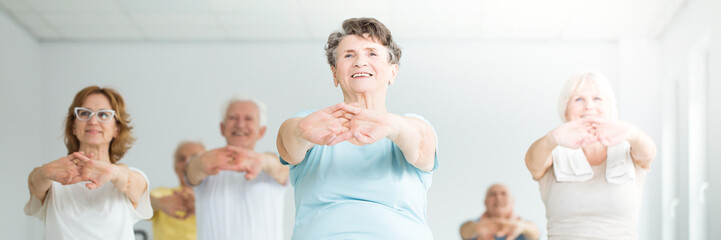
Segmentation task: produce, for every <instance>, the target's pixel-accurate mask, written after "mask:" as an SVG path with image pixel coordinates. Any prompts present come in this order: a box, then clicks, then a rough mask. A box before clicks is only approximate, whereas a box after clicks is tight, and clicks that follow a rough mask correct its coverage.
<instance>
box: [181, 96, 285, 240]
mask: <svg viewBox="0 0 721 240" xmlns="http://www.w3.org/2000/svg"><path fill="white" fill-rule="evenodd" d="M266 122H267V121H266V113H265V105H264V104H263V103H262V102H260V101H258V100H255V99H252V98H245V97H240V96H234V97H232V98H231V99H229V100H228V102H227V103H226V104H225V106H224V108H223V120H222V121H221V122H220V133H221V134H222V135H223V137H224V138H225V141H226V143H227V145H226V146H225V147H221V148H216V149H212V150H209V151H207V152H204V153H203V154H201V155H199V156H197V157H194V158H192V159H191V160H190V162H189V163H188V167H187V168H186V173H187V174H188V175H187V176H188V182H189V183H190V185H191V186H195V187H194V189H193V190H195V200H196V201H195V210H196V211H195V213H196V216H197V226H198V228H197V233H198V239H209V240H222V239H263V240H282V239H283V211H284V204H283V202H284V197H285V191H286V186H287V182H288V166H283V165H281V164H280V162H279V161H278V155H276V154H274V153H260V152H256V151H255V145H256V143H257V142H258V140H260V139H261V138H262V137H263V136H264V135H265V131H266Z"/></svg>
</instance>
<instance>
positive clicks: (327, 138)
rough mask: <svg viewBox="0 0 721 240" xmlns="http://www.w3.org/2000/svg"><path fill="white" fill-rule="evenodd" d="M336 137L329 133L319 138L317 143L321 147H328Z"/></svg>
mask: <svg viewBox="0 0 721 240" xmlns="http://www.w3.org/2000/svg"><path fill="white" fill-rule="evenodd" d="M337 137H338V136H336V135H335V134H332V133H331V134H328V135H325V136H324V137H321V138H320V139H319V141H318V142H319V143H320V144H321V145H330V144H331V143H332V142H333V141H335V139H336V138H337Z"/></svg>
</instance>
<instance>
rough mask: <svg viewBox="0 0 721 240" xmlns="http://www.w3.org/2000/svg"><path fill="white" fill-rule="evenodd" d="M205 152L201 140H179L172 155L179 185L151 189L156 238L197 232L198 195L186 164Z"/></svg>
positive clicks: (181, 238) (186, 239)
mask: <svg viewBox="0 0 721 240" xmlns="http://www.w3.org/2000/svg"><path fill="white" fill-rule="evenodd" d="M203 152H205V147H204V146H203V144H202V143H200V142H192V141H184V142H181V143H180V144H178V147H177V149H176V150H175V154H174V155H173V169H174V170H175V174H176V175H177V176H178V183H179V185H178V187H174V188H167V187H158V188H156V189H153V191H151V192H150V203H151V204H152V206H153V210H154V211H153V213H154V214H153V218H151V219H150V220H151V221H152V222H153V239H157V240H165V239H167V240H171V239H176V240H190V239H196V233H195V195H194V194H193V189H192V188H191V187H190V185H188V183H187V178H186V176H185V167H186V166H187V163H188V162H189V161H190V159H191V158H192V157H194V156H196V155H199V154H201V153H203Z"/></svg>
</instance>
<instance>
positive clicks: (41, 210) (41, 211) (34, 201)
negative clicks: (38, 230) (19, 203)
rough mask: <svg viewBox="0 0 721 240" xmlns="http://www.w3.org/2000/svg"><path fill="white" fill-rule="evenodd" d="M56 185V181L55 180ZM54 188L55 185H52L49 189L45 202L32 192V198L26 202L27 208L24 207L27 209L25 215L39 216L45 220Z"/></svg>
mask: <svg viewBox="0 0 721 240" xmlns="http://www.w3.org/2000/svg"><path fill="white" fill-rule="evenodd" d="M53 185H54V182H53ZM52 189H53V186H52V185H51V186H50V189H48V193H47V194H46V195H45V204H43V202H42V201H40V199H38V198H37V197H35V196H34V195H32V194H30V200H28V202H27V203H26V204H25V208H24V209H23V210H24V211H25V215H28V216H33V217H37V218H39V219H40V220H41V221H45V215H46V214H45V213H46V212H47V209H48V207H47V205H48V204H47V203H48V201H50V198H51V195H52Z"/></svg>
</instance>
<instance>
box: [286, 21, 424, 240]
mask: <svg viewBox="0 0 721 240" xmlns="http://www.w3.org/2000/svg"><path fill="white" fill-rule="evenodd" d="M326 55H327V58H328V63H329V64H330V67H331V71H332V73H333V83H334V84H335V86H336V87H340V88H341V90H342V91H343V102H341V103H338V104H336V105H333V106H331V107H328V108H325V109H322V110H318V111H306V112H301V113H299V114H297V115H296V116H295V117H293V118H291V119H288V120H286V121H285V122H284V123H283V125H282V126H281V127H280V130H279V132H278V140H277V146H278V152H279V153H280V156H281V162H283V163H284V164H290V165H291V167H290V179H291V183H292V184H293V186H294V187H295V205H296V218H295V228H294V230H293V239H432V238H433V236H432V234H431V231H430V229H429V228H428V225H427V223H426V193H427V191H428V189H429V187H430V185H431V172H432V171H433V170H434V169H435V168H437V167H438V158H437V156H436V134H435V132H434V130H433V128H432V127H431V125H430V124H429V123H428V122H426V121H425V120H424V119H423V118H421V117H420V116H417V115H406V116H399V115H396V114H392V113H389V112H387V111H386V104H385V100H386V90H387V89H388V86H389V85H391V84H392V83H393V81H394V80H395V78H396V75H397V74H398V60H399V59H400V56H401V51H400V49H399V48H398V46H397V45H396V44H395V43H394V42H393V39H392V37H391V34H390V31H388V29H387V28H386V27H385V26H384V25H383V24H382V23H380V22H379V21H378V20H375V19H372V18H352V19H348V20H345V21H344V22H343V31H339V32H334V33H332V34H331V35H330V36H329V37H328V45H327V46H326Z"/></svg>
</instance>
